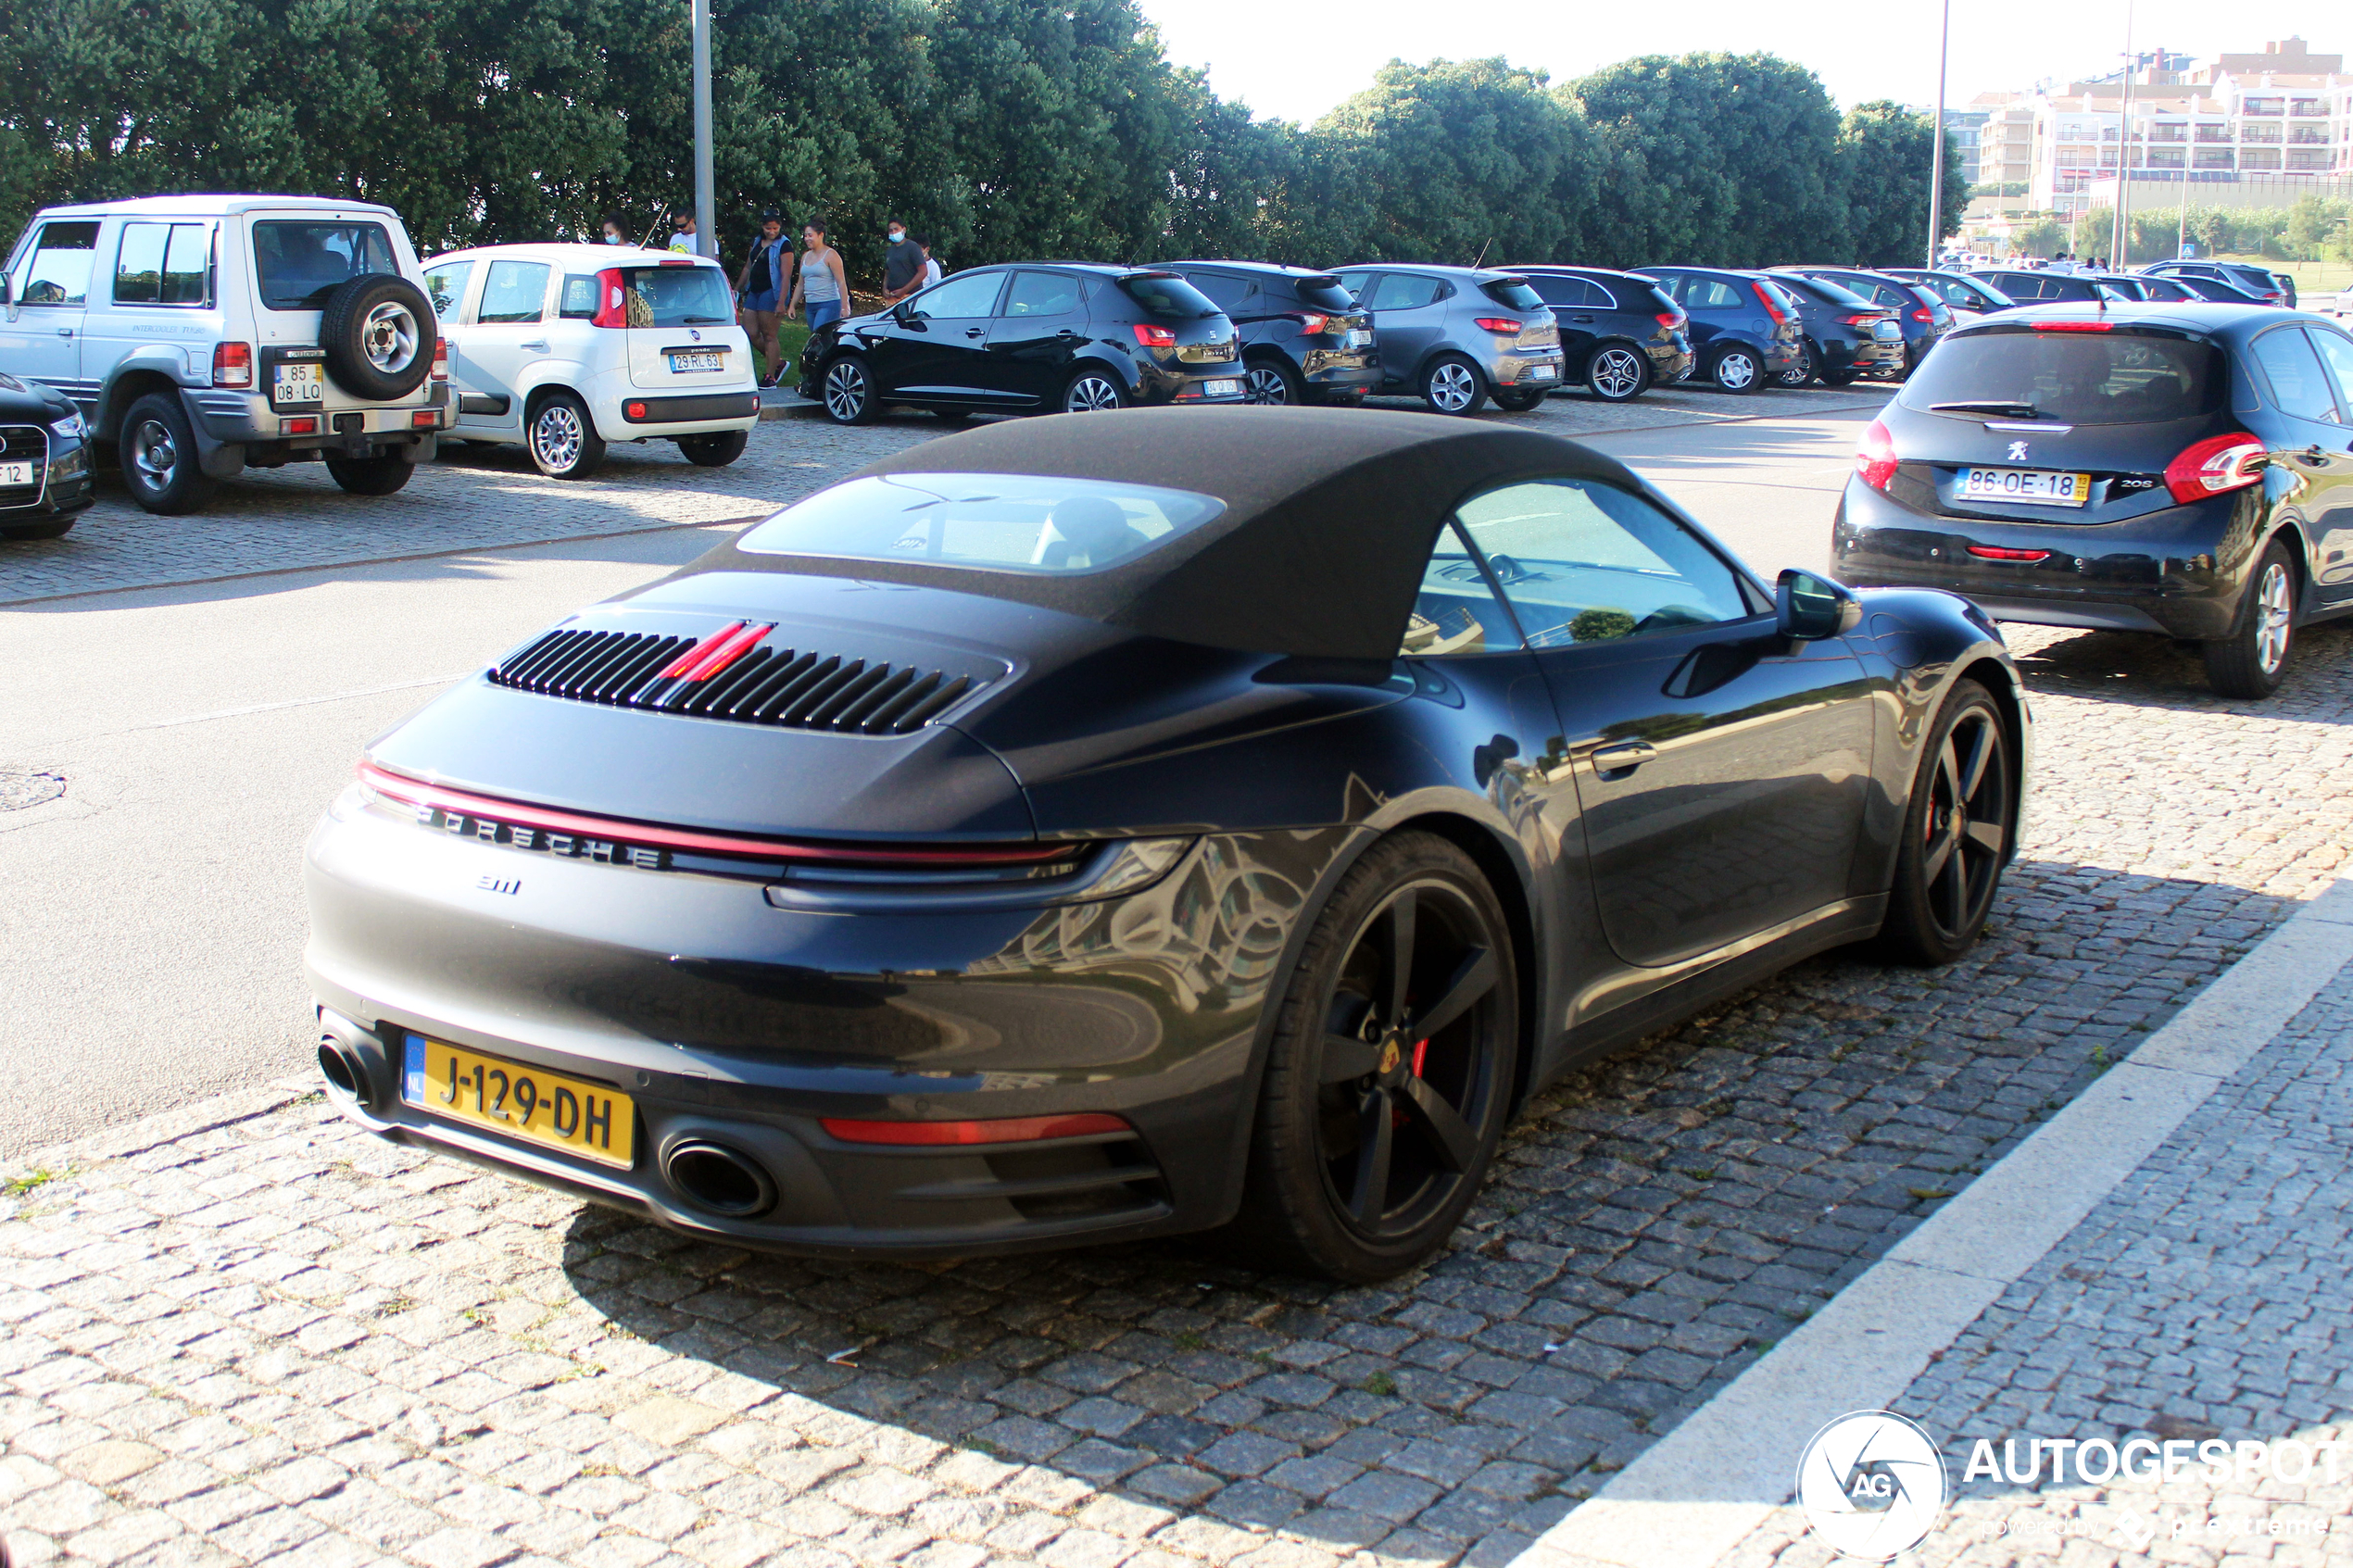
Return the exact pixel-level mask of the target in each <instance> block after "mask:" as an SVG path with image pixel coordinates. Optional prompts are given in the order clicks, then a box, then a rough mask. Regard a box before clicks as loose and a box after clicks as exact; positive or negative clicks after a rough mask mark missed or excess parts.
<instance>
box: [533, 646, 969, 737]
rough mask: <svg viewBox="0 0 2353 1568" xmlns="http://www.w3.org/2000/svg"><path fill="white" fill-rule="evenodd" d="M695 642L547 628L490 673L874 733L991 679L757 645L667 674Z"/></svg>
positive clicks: (583, 698) (541, 685) (697, 711)
mask: <svg viewBox="0 0 2353 1568" xmlns="http://www.w3.org/2000/svg"><path fill="white" fill-rule="evenodd" d="M694 646H696V640H695V639H694V638H692V637H665V636H659V635H656V634H654V633H649V632H550V633H547V635H546V636H544V637H542V638H540V639H539V640H538V641H537V642H535V643H533V644H532V645H530V646H528V647H526V648H524V649H523V650H522V652H521V653H518V654H516V655H515V656H514V657H513V658H511V659H506V660H504V661H503V662H501V663H500V664H499V665H498V666H497V668H496V669H494V670H492V671H490V678H491V680H493V681H495V682H497V684H500V685H502V686H513V687H515V688H517V689H519V690H522V691H527V692H538V693H540V694H542V695H544V696H560V697H568V698H570V699H572V700H573V701H574V702H601V703H606V704H609V705H610V706H613V707H616V708H643V709H651V710H653V711H656V712H661V713H684V714H690V715H693V716H694V717H697V718H702V719H724V720H728V721H733V722H736V723H738V724H773V725H775V726H777V727H778V728H781V729H788V730H833V731H837V732H844V733H849V734H868V735H900V734H908V733H909V732H911V731H913V730H919V729H921V728H923V727H924V725H925V724H926V723H928V722H929V721H931V720H932V719H933V718H934V717H935V716H936V715H937V714H940V713H943V712H945V711H946V710H947V709H949V708H950V706H952V705H953V704H954V703H956V702H957V701H959V700H960V699H962V698H963V697H964V696H968V695H970V694H971V693H973V692H975V691H977V690H979V689H980V688H981V687H982V686H984V685H986V684H988V683H987V682H986V681H979V680H975V679H974V678H972V677H971V676H969V675H950V674H948V673H946V672H945V671H938V670H920V669H917V668H915V667H914V666H912V665H891V664H887V663H882V662H879V661H870V660H867V659H849V658H845V657H843V656H842V655H840V654H827V653H820V652H817V651H816V650H814V649H810V648H789V647H756V648H753V649H752V650H751V651H750V652H749V653H747V654H745V655H743V656H742V657H741V658H739V659H735V660H733V661H732V662H730V663H728V664H727V665H726V666H725V667H724V669H722V670H721V671H719V672H718V673H716V674H714V675H712V676H711V677H710V678H709V679H705V680H684V679H678V678H675V677H673V676H669V675H666V674H665V673H664V671H666V670H668V669H669V668H670V667H671V666H672V665H673V662H674V661H675V660H677V659H679V658H680V656H682V655H684V654H686V652H687V651H688V650H689V649H691V648H693V647H694Z"/></svg>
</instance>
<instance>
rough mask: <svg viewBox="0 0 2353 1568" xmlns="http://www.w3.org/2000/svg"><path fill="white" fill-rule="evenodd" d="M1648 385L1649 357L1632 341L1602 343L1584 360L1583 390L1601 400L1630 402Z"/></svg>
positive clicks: (1645, 390) (1646, 390)
mask: <svg viewBox="0 0 2353 1568" xmlns="http://www.w3.org/2000/svg"><path fill="white" fill-rule="evenodd" d="M1650 385H1651V357H1650V356H1649V355H1647V354H1645V353H1643V352H1642V350H1641V349H1639V348H1636V347H1633V346H1632V345H1629V344H1623V343H1605V344H1604V345H1601V346H1600V347H1599V348H1597V349H1595V350H1593V357H1592V358H1590V359H1588V360H1586V361H1585V390H1586V391H1588V392H1590V393H1592V395H1594V396H1595V397H1597V398H1599V399H1601V401H1603V402H1604V403H1631V402H1632V401H1634V399H1635V398H1637V397H1640V396H1641V395H1642V394H1643V393H1645V392H1648V391H1649V390H1650Z"/></svg>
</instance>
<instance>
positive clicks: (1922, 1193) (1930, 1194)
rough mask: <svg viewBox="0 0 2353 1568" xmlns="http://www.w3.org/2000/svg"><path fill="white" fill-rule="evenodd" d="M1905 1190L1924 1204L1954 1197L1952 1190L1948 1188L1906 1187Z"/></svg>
mask: <svg viewBox="0 0 2353 1568" xmlns="http://www.w3.org/2000/svg"><path fill="white" fill-rule="evenodd" d="M1904 1190H1905V1191H1906V1192H1908V1193H1910V1194H1911V1195H1912V1196H1913V1197H1914V1198H1919V1200H1920V1201H1921V1202H1922V1203H1933V1202H1935V1201H1936V1200H1937V1199H1938V1198H1950V1197H1952V1196H1953V1194H1952V1191H1951V1189H1949V1188H1946V1187H1906V1188H1905V1189H1904Z"/></svg>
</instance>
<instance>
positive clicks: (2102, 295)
mask: <svg viewBox="0 0 2353 1568" xmlns="http://www.w3.org/2000/svg"><path fill="white" fill-rule="evenodd" d="M1969 276H1970V277H1972V278H1975V279H1977V280H1978V281H1979V282H1983V283H1989V284H1991V285H1993V286H1994V288H1997V289H1999V290H2001V291H2002V293H2003V294H2005V295H2007V296H2008V297H2009V298H2011V299H2013V300H2015V301H2016V302H2018V303H2019V304H2020V305H2058V304H2082V305H2088V304H2091V303H2093V302H2094V301H2096V300H2102V299H2105V300H2108V301H2109V302H2110V303H2112V304H2124V303H2128V302H2129V301H2130V299H2131V297H2132V296H2131V295H2130V294H2129V293H2128V292H2127V291H2125V290H2123V289H2120V288H2118V287H2116V286H2115V285H2114V284H2112V283H2105V282H2101V280H2100V279H2099V278H2098V277H2097V276H2096V275H2095V274H2093V273H2090V272H2057V271H2052V270H2048V269H2045V268H2033V269H2021V270H2017V271H1994V270H1980V271H1975V272H1971V273H1970V274H1969Z"/></svg>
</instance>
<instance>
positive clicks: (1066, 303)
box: [998, 272, 1084, 316]
mask: <svg viewBox="0 0 2353 1568" xmlns="http://www.w3.org/2000/svg"><path fill="white" fill-rule="evenodd" d="M1083 303H1084V299H1083V296H1082V295H1080V293H1079V290H1078V280H1077V279H1076V278H1072V277H1066V276H1064V275H1063V274H1062V273H1060V272H1016V273H1014V274H1013V288H1012V290H1011V291H1010V292H1009V293H1007V295H1005V305H1004V308H1003V309H1001V310H1000V311H999V312H998V314H999V315H1000V316H1069V315H1074V314H1076V312H1077V310H1078V309H1079V307H1080V306H1081V305H1082V304H1083Z"/></svg>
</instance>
